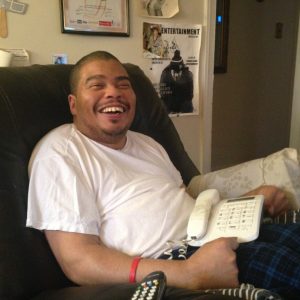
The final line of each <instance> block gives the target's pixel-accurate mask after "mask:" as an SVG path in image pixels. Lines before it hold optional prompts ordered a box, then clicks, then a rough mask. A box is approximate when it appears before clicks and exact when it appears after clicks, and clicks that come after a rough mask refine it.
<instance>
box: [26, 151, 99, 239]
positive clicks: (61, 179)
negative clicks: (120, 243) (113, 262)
mask: <svg viewBox="0 0 300 300" xmlns="http://www.w3.org/2000/svg"><path fill="white" fill-rule="evenodd" d="M29 175H30V181H29V191H28V214H27V224H26V225H27V226H28V227H34V228H36V229H39V230H45V229H46V230H61V231H68V232H77V233H85V234H94V235H99V227H100V225H99V222H100V218H99V214H98V210H97V206H96V201H95V196H94V192H93V189H92V185H91V184H90V183H89V181H88V178H86V177H85V176H84V175H83V172H82V170H81V169H80V167H79V166H76V165H75V164H74V163H73V162H72V160H71V159H70V158H66V157H59V156H57V157H51V158H47V159H46V158H44V159H41V160H38V161H35V162H34V163H33V164H32V167H31V170H30V174H29Z"/></svg>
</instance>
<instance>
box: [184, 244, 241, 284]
mask: <svg viewBox="0 0 300 300" xmlns="http://www.w3.org/2000/svg"><path fill="white" fill-rule="evenodd" d="M237 248H238V243H237V240H236V238H220V239H217V240H214V241H212V242H209V243H207V244H205V245H204V246H202V247H201V248H199V249H198V250H197V251H196V252H195V253H194V254H193V255H192V256H191V257H190V258H189V259H187V260H186V269H185V273H186V276H187V277H188V278H187V282H186V284H187V287H188V288H191V289H202V288H203V289H207V288H227V287H231V288H232V287H238V285H239V281H238V268H237V264H236V253H235V250H236V249H237Z"/></svg>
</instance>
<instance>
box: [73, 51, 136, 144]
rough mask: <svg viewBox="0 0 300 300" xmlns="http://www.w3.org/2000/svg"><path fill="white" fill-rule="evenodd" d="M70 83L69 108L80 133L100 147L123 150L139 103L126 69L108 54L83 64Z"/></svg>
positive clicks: (77, 69) (75, 70)
mask: <svg viewBox="0 0 300 300" xmlns="http://www.w3.org/2000/svg"><path fill="white" fill-rule="evenodd" d="M104 58H106V59H104ZM108 58H110V59H108ZM83 64H85V67H84V68H82V65H83ZM116 74H117V76H116ZM70 81H71V95H70V96H69V104H70V110H71V113H72V115H73V120H74V124H75V125H76V127H77V129H78V130H79V131H80V132H81V133H83V134H84V135H86V136H87V137H89V138H90V139H92V140H94V141H97V142H98V143H102V144H104V145H111V146H112V147H113V148H115V149H116V148H122V147H123V146H124V145H125V142H126V132H127V130H128V129H129V127H130V125H131V123H132V121H133V118H134V114H135V101H136V98H135V94H134V92H133V90H132V88H131V84H130V81H129V78H128V74H127V72H126V71H125V69H124V68H123V67H121V65H120V63H119V62H118V61H117V60H112V59H111V57H110V56H109V55H108V54H105V53H104V54H103V59H102V60H95V59H94V58H93V56H91V57H90V58H89V59H87V60H84V61H83V62H82V61H79V62H78V64H77V65H76V67H75V68H74V70H73V72H72V75H71V79H70ZM106 95H107V96H106ZM102 98H103V101H99V99H102Z"/></svg>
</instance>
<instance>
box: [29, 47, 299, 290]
mask: <svg viewBox="0 0 300 300" xmlns="http://www.w3.org/2000/svg"><path fill="white" fill-rule="evenodd" d="M70 83H71V94H70V95H69V105H70V110H71V113H72V115H73V117H74V124H65V125H62V126H60V127H58V128H57V129H54V130H53V131H52V132H50V133H49V134H47V135H46V136H45V137H44V138H43V139H42V140H41V142H40V143H39V144H38V145H37V147H36V148H35V150H34V152H33V154H32V158H31V161H30V165H29V173H30V186H29V196H28V200H29V203H28V217H27V226H30V227H35V228H37V229H40V230H44V232H45V235H46V237H47V240H48V242H49V244H50V247H51V249H52V251H53V253H54V255H55V257H56V259H57V261H58V263H59V264H60V266H61V268H62V269H63V271H64V272H65V274H66V275H67V276H68V277H69V278H70V279H71V280H72V281H74V282H75V283H77V284H80V285H85V284H97V283H108V282H109V283H121V282H128V277H129V279H130V281H131V282H134V281H135V280H136V281H140V280H141V279H142V278H143V277H144V276H145V275H147V274H149V273H150V272H152V271H154V270H161V271H163V272H164V273H165V274H166V276H167V278H168V283H169V284H170V285H172V286H177V287H184V288H191V289H206V288H224V287H237V286H238V285H239V280H240V281H242V282H249V283H251V281H254V284H256V283H257V282H255V280H256V277H257V276H259V278H258V279H257V280H258V282H259V283H262V285H259V286H261V287H264V288H275V287H277V281H276V283H274V282H275V281H274V279H276V278H277V277H276V276H277V275H276V274H275V275H273V276H272V275H271V274H270V272H269V271H270V269H271V268H272V269H275V272H277V271H278V270H279V271H282V272H283V273H286V270H285V269H284V267H285V266H286V267H287V268H289V271H290V272H292V275H291V276H290V277H289V276H287V277H286V278H285V277H284V276H282V277H280V278H279V281H278V282H279V283H280V285H281V286H280V287H282V289H281V290H282V291H284V290H285V289H286V290H290V289H293V292H294V293H295V291H298V292H299V291H300V278H299V277H300V270H299V269H297V266H296V263H297V264H298V266H300V255H299V254H298V253H299V249H300V241H299V236H300V235H299V227H298V226H294V229H293V230H294V232H293V236H294V235H295V236H296V238H295V239H294V240H293V241H291V242H290V244H289V245H288V246H287V247H289V248H288V251H287V252H285V253H282V254H281V255H282V258H281V259H284V260H285V264H284V266H280V267H278V266H277V261H270V262H268V264H270V268H268V269H267V270H263V271H261V269H259V268H257V272H256V274H254V276H252V274H251V273H252V271H253V270H255V268H256V266H258V267H261V266H263V267H265V265H264V264H263V262H261V261H259V263H258V264H257V265H255V261H256V260H257V259H258V258H259V257H260V255H263V254H266V255H271V256H273V255H274V254H275V252H276V251H277V250H278V249H280V248H282V247H283V246H282V243H284V242H282V241H279V242H278V243H279V244H277V245H276V244H274V247H270V245H271V243H273V241H274V240H276V238H278V239H281V238H282V239H283V238H284V236H282V237H281V236H280V234H278V233H277V232H276V238H273V237H270V239H272V241H271V242H270V243H268V242H263V243H255V242H254V243H249V244H250V246H247V245H246V244H245V245H240V247H239V248H238V244H237V241H236V239H235V238H221V239H218V240H216V241H213V242H210V243H207V244H206V245H204V246H203V247H201V248H200V249H194V251H193V252H194V253H193V254H192V255H191V256H190V257H189V258H188V259H187V260H163V259H158V257H159V256H160V255H162V254H163V252H164V251H165V250H166V249H167V246H166V243H167V241H168V240H181V239H183V238H185V235H186V226H187V220H188V217H189V214H190V212H191V210H192V209H193V205H194V199H192V198H191V197H190V196H189V195H188V194H187V193H186V192H185V188H184V187H183V185H182V179H181V177H180V174H179V172H178V171H177V170H176V169H175V167H174V166H173V164H172V163H171V161H170V159H169V158H168V155H167V154H166V152H165V151H164V149H163V148H162V147H161V146H160V145H159V144H157V143H156V142H155V141H154V140H152V139H151V138H149V137H147V136H144V135H142V134H139V133H134V132H131V131H130V130H128V129H129V127H130V125H131V123H132V121H133V118H134V114H135V105H136V97H135V94H134V91H133V89H132V87H131V83H130V79H129V77H128V74H127V72H126V71H125V69H124V68H123V66H122V64H121V63H120V62H119V61H118V60H117V59H116V58H115V57H114V56H112V55H111V54H109V53H107V52H102V51H97V52H94V53H91V54H90V55H87V56H85V57H83V58H82V59H81V60H79V62H78V63H77V64H76V65H75V67H74V69H73V71H72V74H71V79H70ZM255 193H262V194H264V195H265V202H266V209H267V210H268V211H269V213H271V214H272V215H277V214H280V213H281V212H283V211H285V210H286V209H287V207H288V204H287V200H286V198H285V196H284V194H283V193H282V192H281V191H280V190H278V189H276V188H275V187H270V186H265V187H261V188H259V189H257V190H255V191H252V192H250V193H249V194H255ZM267 235H268V234H267ZM265 238H266V239H267V238H268V237H265ZM287 239H288V240H290V238H289V237H287ZM280 243H281V244H280ZM255 245H257V247H256V246H255ZM269 248H270V249H271V250H270V251H267V250H268V249H269ZM240 249H241V251H240ZM253 249H256V250H255V251H254V250H253ZM294 249H296V250H297V251H296V250H295V251H294ZM239 251H240V252H239ZM250 254H251V255H250ZM140 257H143V259H142V260H140ZM243 258H245V261H246V262H247V263H246V262H245V263H244V261H243ZM246 258H247V260H246ZM236 259H237V261H238V266H239V268H241V271H240V273H239V270H238V267H237V261H236ZM248 265H249V268H248V267H247V266H248ZM220 270H221V272H220ZM259 272H262V274H259ZM129 274H130V276H128V275H129ZM284 275H287V274H284ZM266 278H267V279H268V281H269V282H266V281H264V280H262V279H266ZM291 278H292V280H291ZM260 280H262V281H260ZM256 285H257V284H256ZM264 285H265V286H264Z"/></svg>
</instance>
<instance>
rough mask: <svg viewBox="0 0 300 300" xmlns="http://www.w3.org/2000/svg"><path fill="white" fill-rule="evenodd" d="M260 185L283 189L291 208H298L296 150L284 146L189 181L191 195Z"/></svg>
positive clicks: (229, 193)
mask: <svg viewBox="0 0 300 300" xmlns="http://www.w3.org/2000/svg"><path fill="white" fill-rule="evenodd" d="M261 185H275V186H277V187H279V188H281V189H283V190H284V191H285V193H286V195H287V197H288V199H289V201H290V203H291V205H292V207H293V208H294V209H296V208H300V166H299V160H298V154H297V150H296V149H293V148H285V149H283V150H281V151H278V152H275V153H273V154H271V155H269V156H266V157H264V158H260V159H255V160H251V161H248V162H245V163H241V164H239V165H236V166H233V167H229V168H226V169H222V170H218V171H214V172H210V173H207V174H204V175H198V176H195V177H194V178H193V179H192V180H191V182H190V183H189V185H188V188H187V189H188V192H189V193H190V194H191V195H192V196H193V197H197V195H198V194H199V193H200V192H201V191H203V190H205V189H210V188H215V189H217V190H218V191H219V193H220V197H221V198H222V199H224V198H230V197H237V196H241V195H243V194H245V193H246V192H249V191H250V190H253V189H255V188H257V187H258V186H261Z"/></svg>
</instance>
